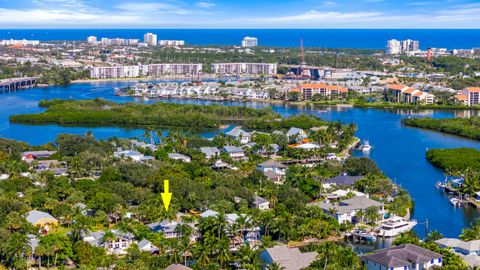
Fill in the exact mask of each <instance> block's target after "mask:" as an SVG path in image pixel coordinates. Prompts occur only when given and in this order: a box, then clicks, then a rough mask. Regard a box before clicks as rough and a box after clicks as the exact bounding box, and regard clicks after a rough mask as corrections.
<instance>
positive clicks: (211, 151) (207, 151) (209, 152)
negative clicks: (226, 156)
mask: <svg viewBox="0 0 480 270" xmlns="http://www.w3.org/2000/svg"><path fill="white" fill-rule="evenodd" d="M200 151H201V152H202V153H203V154H204V155H205V158H207V159H210V158H212V157H216V156H218V155H220V150H219V149H218V148H217V147H200Z"/></svg>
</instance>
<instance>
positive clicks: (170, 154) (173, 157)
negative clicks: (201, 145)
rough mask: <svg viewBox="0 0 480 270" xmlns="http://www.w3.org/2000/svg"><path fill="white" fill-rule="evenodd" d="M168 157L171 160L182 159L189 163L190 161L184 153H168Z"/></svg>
mask: <svg viewBox="0 0 480 270" xmlns="http://www.w3.org/2000/svg"><path fill="white" fill-rule="evenodd" d="M168 158H170V159H173V160H180V161H183V162H186V163H189V162H191V161H192V159H191V158H190V157H189V156H185V155H182V154H178V153H169V154H168Z"/></svg>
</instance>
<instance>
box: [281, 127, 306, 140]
mask: <svg viewBox="0 0 480 270" xmlns="http://www.w3.org/2000/svg"><path fill="white" fill-rule="evenodd" d="M286 135H287V138H288V139H289V140H290V141H296V142H299V141H301V140H303V139H306V138H307V137H308V135H307V133H306V132H305V130H303V129H301V128H296V127H291V128H290V129H289V130H288V131H287V133H286Z"/></svg>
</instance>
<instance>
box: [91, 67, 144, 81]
mask: <svg viewBox="0 0 480 270" xmlns="http://www.w3.org/2000/svg"><path fill="white" fill-rule="evenodd" d="M139 76H140V67H139V66H113V67H93V68H92V69H90V78H95V79H113V78H135V77H139Z"/></svg>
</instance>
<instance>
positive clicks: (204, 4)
mask: <svg viewBox="0 0 480 270" xmlns="http://www.w3.org/2000/svg"><path fill="white" fill-rule="evenodd" d="M195 6H197V7H199V8H211V7H214V6H215V3H212V2H196V3H195Z"/></svg>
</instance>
